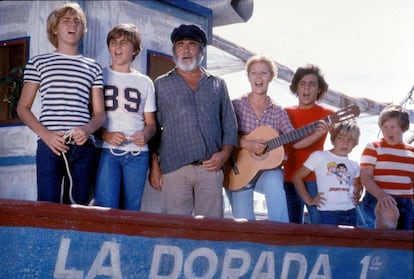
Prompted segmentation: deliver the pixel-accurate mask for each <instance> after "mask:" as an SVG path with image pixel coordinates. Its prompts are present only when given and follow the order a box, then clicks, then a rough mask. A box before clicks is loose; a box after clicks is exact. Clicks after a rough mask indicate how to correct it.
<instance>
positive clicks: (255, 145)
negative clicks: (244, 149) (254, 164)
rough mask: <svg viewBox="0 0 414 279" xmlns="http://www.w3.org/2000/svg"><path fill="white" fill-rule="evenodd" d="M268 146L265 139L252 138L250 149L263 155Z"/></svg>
mask: <svg viewBox="0 0 414 279" xmlns="http://www.w3.org/2000/svg"><path fill="white" fill-rule="evenodd" d="M266 147H267V144H266V141H265V140H252V141H250V148H249V150H250V151H252V152H254V153H255V154H257V155H262V154H264V153H265V150H266Z"/></svg>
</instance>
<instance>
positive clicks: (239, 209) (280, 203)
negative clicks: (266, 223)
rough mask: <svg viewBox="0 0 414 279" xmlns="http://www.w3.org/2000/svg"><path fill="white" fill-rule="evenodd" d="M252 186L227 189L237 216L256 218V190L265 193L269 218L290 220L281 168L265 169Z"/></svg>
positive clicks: (280, 220)
mask: <svg viewBox="0 0 414 279" xmlns="http://www.w3.org/2000/svg"><path fill="white" fill-rule="evenodd" d="M250 186H251V187H249V188H244V189H242V190H239V191H227V195H228V197H229V201H230V204H231V207H232V212H233V216H234V217H235V218H246V219H248V220H255V215H254V208H253V192H254V191H256V192H258V193H262V194H264V195H265V199H266V205H267V215H268V220H270V221H278V222H285V223H288V222H289V215H288V210H287V204H286V194H285V190H284V189H283V171H282V170H281V169H274V170H266V171H263V172H262V173H261V174H260V176H259V178H258V179H257V180H256V182H254V183H253V184H251V185H250Z"/></svg>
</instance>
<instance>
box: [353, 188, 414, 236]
mask: <svg viewBox="0 0 414 279" xmlns="http://www.w3.org/2000/svg"><path fill="white" fill-rule="evenodd" d="M393 198H394V199H395V201H396V202H397V208H398V210H399V211H400V217H399V218H398V224H397V230H412V229H413V214H414V213H413V202H412V200H411V199H410V198H400V197H395V196H393ZM376 205H377V199H376V198H375V197H374V196H373V195H371V194H370V193H368V192H366V193H365V196H364V198H363V200H362V203H361V204H360V209H361V212H362V215H363V216H362V217H363V218H362V219H363V222H361V223H363V225H362V226H363V227H366V228H375V206H376Z"/></svg>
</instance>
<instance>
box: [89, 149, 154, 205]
mask: <svg viewBox="0 0 414 279" xmlns="http://www.w3.org/2000/svg"><path fill="white" fill-rule="evenodd" d="M114 151H115V152H117V151H118V150H114ZM121 152H122V151H118V153H121ZM148 167H149V153H148V152H141V153H140V154H139V155H137V156H135V155H133V154H131V152H129V153H127V154H126V155H122V156H115V155H113V154H112V153H111V151H110V150H109V149H106V148H104V149H102V152H101V156H100V159H99V167H98V174H97V177H96V186H95V205H99V206H104V207H111V208H123V209H127V210H140V209H141V200H142V195H143V192H144V187H145V181H146V179H147V172H148ZM121 205H123V206H122V207H121Z"/></svg>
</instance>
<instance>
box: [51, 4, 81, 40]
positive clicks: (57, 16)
mask: <svg viewBox="0 0 414 279" xmlns="http://www.w3.org/2000/svg"><path fill="white" fill-rule="evenodd" d="M67 13H69V14H70V15H76V16H78V18H79V21H80V23H81V25H82V31H83V33H82V36H81V38H80V39H82V38H83V36H84V35H85V34H86V32H87V28H86V16H85V13H84V12H83V10H82V8H81V7H80V6H79V4H77V3H66V4H64V5H62V6H60V7H59V8H57V9H55V10H54V11H53V12H52V13H51V14H50V15H49V17H48V18H47V26H46V30H47V38H48V39H49V42H50V43H51V44H52V45H53V46H54V47H56V48H57V47H58V40H57V34H56V29H57V26H58V24H59V22H60V20H61V19H62V17H64V16H65V15H66V14H67Z"/></svg>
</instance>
